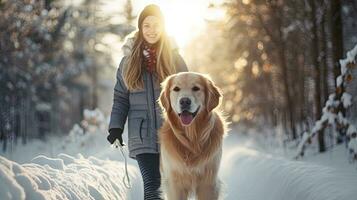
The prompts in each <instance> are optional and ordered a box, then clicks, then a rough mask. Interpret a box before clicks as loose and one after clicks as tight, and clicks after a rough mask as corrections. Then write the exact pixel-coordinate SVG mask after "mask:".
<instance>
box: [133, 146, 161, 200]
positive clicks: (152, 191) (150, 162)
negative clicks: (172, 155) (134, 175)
mask: <svg viewBox="0 0 357 200" xmlns="http://www.w3.org/2000/svg"><path fill="white" fill-rule="evenodd" d="M136 160H137V161H138V165H139V168H140V172H141V176H142V178H143V181H144V199H145V200H151V199H155V200H156V199H160V200H161V194H160V191H159V188H160V183H161V182H160V181H161V180H160V179H161V177H160V154H152V153H144V154H139V155H137V156H136Z"/></svg>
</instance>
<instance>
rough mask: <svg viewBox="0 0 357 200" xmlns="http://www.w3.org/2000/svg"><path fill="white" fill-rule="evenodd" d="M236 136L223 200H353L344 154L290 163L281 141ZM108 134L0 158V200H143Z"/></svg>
mask: <svg viewBox="0 0 357 200" xmlns="http://www.w3.org/2000/svg"><path fill="white" fill-rule="evenodd" d="M242 132H243V131H239V130H236V129H233V130H232V131H231V132H230V134H229V136H227V137H226V138H225V141H224V150H223V158H222V163H221V170H220V177H221V179H222V182H223V187H222V194H223V195H222V197H223V199H228V200H262V199H264V200H295V199H296V200H320V199H321V200H345V199H346V200H347V199H349V200H351V199H357V170H356V165H355V164H349V163H348V161H347V158H346V150H345V147H343V146H338V147H336V148H335V149H334V150H333V151H331V152H327V153H325V154H318V155H313V154H311V155H310V156H307V157H306V158H304V160H303V161H294V160H291V159H289V158H290V156H291V155H293V153H292V151H290V150H286V149H285V150H284V149H283V148H281V147H282V146H281V145H282V144H281V143H280V142H279V141H277V140H270V139H269V138H263V137H252V136H251V135H250V134H248V135H246V134H242ZM106 134H107V133H105V131H97V132H96V133H88V134H85V135H78V134H70V135H69V136H68V137H65V138H55V137H52V138H50V139H49V140H48V141H47V142H42V141H38V140H33V141H30V142H29V143H28V144H27V145H24V146H21V145H19V146H16V147H15V148H14V150H13V151H12V152H11V153H10V152H8V153H1V156H0V199H1V200H6V199H16V200H17V199H34V200H38V199H133V200H137V199H138V200H139V199H143V196H142V193H143V188H142V180H141V177H140V172H139V170H138V166H137V164H136V162H135V161H134V160H132V159H129V160H128V161H129V168H128V172H129V176H130V181H131V185H132V188H131V189H128V188H126V187H125V185H124V182H123V178H124V175H125V171H124V160H123V157H122V155H121V153H120V151H119V149H115V148H112V147H110V145H109V144H108V143H107V141H106ZM124 136H126V133H125V134H124Z"/></svg>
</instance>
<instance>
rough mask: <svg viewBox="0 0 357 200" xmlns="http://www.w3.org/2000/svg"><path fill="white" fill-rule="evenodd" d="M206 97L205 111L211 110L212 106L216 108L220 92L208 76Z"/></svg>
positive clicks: (220, 95)
mask: <svg viewBox="0 0 357 200" xmlns="http://www.w3.org/2000/svg"><path fill="white" fill-rule="evenodd" d="M206 86H207V89H206V94H205V95H206V97H205V103H206V104H205V105H206V110H207V112H211V111H212V110H213V109H214V108H216V107H217V106H218V105H219V103H220V99H221V97H222V92H221V91H220V89H219V88H218V87H217V86H216V85H215V84H214V82H213V81H212V79H211V78H210V77H209V76H206Z"/></svg>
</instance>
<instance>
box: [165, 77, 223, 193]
mask: <svg viewBox="0 0 357 200" xmlns="http://www.w3.org/2000/svg"><path fill="white" fill-rule="evenodd" d="M173 84H175V85H180V87H183V88H185V87H186V88H192V87H193V86H194V85H199V86H200V88H201V91H200V92H201V94H200V93H199V92H192V94H191V95H195V98H196V99H198V101H200V102H199V103H201V104H200V105H201V107H200V110H199V111H198V113H197V115H196V117H195V118H194V119H193V121H192V122H191V124H189V126H183V125H182V124H181V121H180V118H179V117H178V114H177V113H176V112H175V111H174V109H173V108H172V106H173V103H174V101H175V100H176V99H175V98H176V97H175V96H174V95H172V94H170V93H171V92H172V87H173ZM221 97H222V95H221V92H220V90H219V88H217V87H216V86H215V85H214V83H213V82H212V80H211V79H210V78H209V77H208V76H206V75H202V74H199V73H193V72H181V73H178V74H174V75H171V76H169V77H168V78H167V79H165V81H164V82H163V83H162V92H161V94H160V98H159V104H160V106H161V108H162V109H163V111H164V112H163V113H164V119H165V120H164V123H163V125H162V127H161V128H160V130H159V143H160V147H161V154H160V156H161V160H160V161H161V163H160V171H161V174H162V189H163V192H164V194H166V196H167V198H168V200H183V199H187V198H188V196H189V195H190V194H196V197H197V199H199V200H209V199H218V198H219V185H220V184H219V179H218V177H217V173H218V169H219V165H220V159H221V155H222V139H223V135H224V134H225V132H226V131H227V123H226V121H225V117H223V116H222V114H221V112H220V111H218V110H217V109H215V108H216V107H218V106H219V104H220V99H221Z"/></svg>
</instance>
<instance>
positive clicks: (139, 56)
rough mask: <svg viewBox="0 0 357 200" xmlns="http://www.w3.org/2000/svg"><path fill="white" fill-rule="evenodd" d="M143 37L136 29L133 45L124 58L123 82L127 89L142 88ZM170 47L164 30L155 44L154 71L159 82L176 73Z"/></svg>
mask: <svg viewBox="0 0 357 200" xmlns="http://www.w3.org/2000/svg"><path fill="white" fill-rule="evenodd" d="M143 43H144V37H143V35H142V34H141V33H140V31H139V30H138V31H137V32H136V33H135V35H134V45H133V47H132V49H131V53H130V55H129V57H128V59H127V60H126V63H125V64H126V67H125V68H124V71H123V78H124V83H125V85H126V87H127V88H128V90H136V89H142V88H143V87H144V81H143V79H142V76H141V74H142V70H143V67H142V63H143V53H142V51H143V49H142V45H143ZM172 51H173V50H172V47H171V44H170V40H169V38H168V36H167V35H166V33H165V31H164V32H163V33H162V36H161V38H160V40H159V41H158V44H157V51H156V52H157V54H156V55H157V56H156V63H157V64H156V66H155V72H156V75H157V77H158V81H160V83H161V82H162V81H163V80H164V79H165V78H166V77H167V76H169V75H171V74H174V73H176V66H175V63H174V60H173V55H172Z"/></svg>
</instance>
